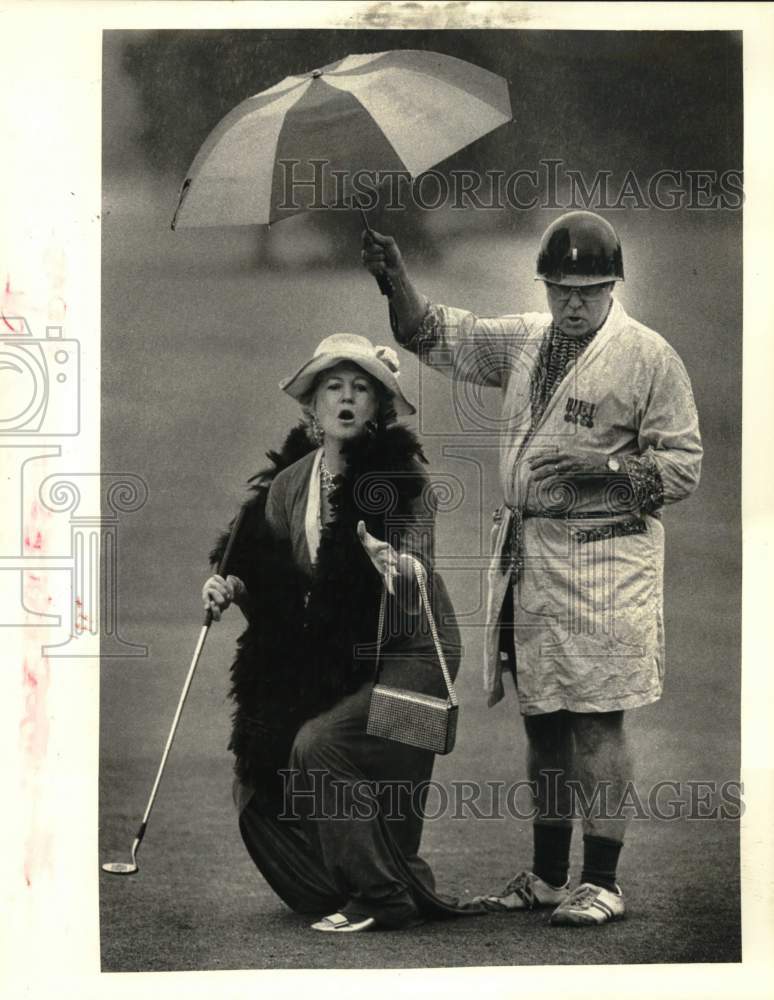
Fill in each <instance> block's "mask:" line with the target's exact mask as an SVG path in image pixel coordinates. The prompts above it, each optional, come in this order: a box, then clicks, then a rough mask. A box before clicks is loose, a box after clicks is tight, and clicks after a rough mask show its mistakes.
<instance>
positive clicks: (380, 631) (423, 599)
mask: <svg viewBox="0 0 774 1000" xmlns="http://www.w3.org/2000/svg"><path fill="white" fill-rule="evenodd" d="M409 559H410V560H411V563H412V565H413V567H414V573H415V574H416V578H417V586H418V587H419V600H420V604H421V605H422V607H423V608H424V611H425V614H426V615H427V621H428V624H429V625H430V633H431V635H432V636H433V642H434V643H435V651H436V653H437V654H438V660H439V662H440V664H441V670H442V672H443V679H444V680H445V681H446V690H447V691H448V694H449V704H450V705H453V706H454V705H458V704H459V701H458V699H457V692H456V691H455V690H454V684H453V682H452V679H451V674H450V673H449V668H448V666H447V665H446V657H445V656H444V655H443V648H442V646H441V640H440V639H439V638H438V629H437V628H436V624H435V616H434V615H433V609H432V607H431V606H430V600H429V598H428V596H427V586H426V580H427V575H426V573H425V568H424V566H423V565H422V563H421V562H420V561H419V560H418V559H417V558H416V556H409ZM386 607H387V587H386V586H384V587H382V598H381V601H380V602H379V624H378V626H377V640H376V642H377V645H376V680H377V681H378V679H379V656H380V653H381V651H382V643H383V641H384V617H385V611H386Z"/></svg>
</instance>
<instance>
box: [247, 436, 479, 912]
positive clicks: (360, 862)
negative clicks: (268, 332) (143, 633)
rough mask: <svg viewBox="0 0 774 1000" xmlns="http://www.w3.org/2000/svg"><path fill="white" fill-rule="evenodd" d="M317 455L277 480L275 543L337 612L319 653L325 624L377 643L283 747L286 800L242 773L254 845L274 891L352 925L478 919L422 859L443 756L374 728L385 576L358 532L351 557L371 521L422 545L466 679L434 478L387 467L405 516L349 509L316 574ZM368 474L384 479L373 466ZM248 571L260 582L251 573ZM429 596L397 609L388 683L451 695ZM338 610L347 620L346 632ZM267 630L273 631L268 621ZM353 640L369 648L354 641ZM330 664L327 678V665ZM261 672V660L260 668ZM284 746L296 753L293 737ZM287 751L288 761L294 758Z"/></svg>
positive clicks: (268, 521) (453, 654)
mask: <svg viewBox="0 0 774 1000" xmlns="http://www.w3.org/2000/svg"><path fill="white" fill-rule="evenodd" d="M403 433H404V434H408V432H403ZM412 440H415V439H413V438H412ZM393 443H394V442H393ZM417 452H418V446H417ZM419 454H420V455H421V452H419ZM314 458H315V453H314V452H311V453H309V454H307V455H304V456H303V457H302V458H301V459H299V460H297V461H295V462H293V463H292V464H291V465H289V466H288V467H286V468H284V469H283V470H282V471H280V472H279V473H278V474H276V476H275V477H274V479H273V482H272V483H271V487H270V489H269V491H268V494H267V496H266V504H265V529H266V531H267V532H268V538H269V544H274V543H278V544H280V545H282V544H284V545H287V546H288V550H287V551H288V556H287V558H289V559H290V560H291V561H292V574H293V576H294V577H295V582H296V583H297V584H298V586H299V587H300V589H301V590H302V591H303V596H302V600H303V603H304V605H305V606H306V605H309V604H311V605H312V606H314V604H315V601H317V603H318V605H319V604H323V605H325V613H327V614H329V615H332V616H333V617H329V618H326V617H325V614H322V613H321V620H322V623H323V625H322V628H320V622H319V621H318V622H317V626H316V627H317V628H318V630H319V631H318V639H317V641H316V642H313V645H312V646H311V647H310V648H313V649H315V650H316V649H319V647H321V646H323V645H324V644H325V643H326V642H327V641H328V636H327V635H326V627H327V628H330V629H331V630H336V631H337V632H341V631H342V629H343V627H344V624H346V623H348V622H349V620H350V619H351V618H358V617H360V618H361V621H360V630H359V633H358V637H359V639H360V640H365V647H364V645H363V643H362V642H361V644H360V647H359V648H358V650H357V653H356V655H355V656H353V657H352V658H351V659H352V661H353V663H354V664H355V666H354V667H353V669H352V672H351V673H350V674H349V675H347V676H346V678H345V680H344V682H343V683H342V684H341V685H340V689H339V690H338V692H336V691H334V693H333V694H331V692H330V691H328V694H327V698H326V699H324V701H323V704H324V707H323V708H322V710H320V711H317V710H313V712H312V714H309V710H308V709H307V711H306V713H304V711H303V710H302V711H301V715H303V714H307V715H308V716H309V717H307V718H305V719H303V721H301V723H300V725H298V726H297V727H296V726H291V727H290V728H292V729H293V730H294V732H293V735H292V737H291V739H290V740H289V741H288V743H287V744H284V746H287V747H288V748H289V749H288V750H287V759H286V764H285V766H286V767H287V769H288V773H287V774H285V775H284V777H283V782H282V794H281V796H280V797H279V798H278V797H277V796H274V797H272V796H268V797H267V795H266V794H264V793H263V792H262V791H261V789H260V788H259V787H257V786H258V785H259V782H260V780H261V779H260V776H259V778H258V779H256V778H255V777H252V778H251V777H250V771H249V762H248V764H247V765H243V768H242V775H241V780H237V782H236V784H235V800H236V803H237V807H238V809H239V827H240V831H241V833H242V837H243V839H244V842H245V845H246V847H247V849H248V851H249V853H250V855H251V857H252V858H253V861H254V862H255V864H256V865H257V867H258V868H259V869H260V871H261V873H262V874H263V876H264V877H265V879H266V881H267V882H268V883H269V885H270V886H271V887H272V888H273V889H274V891H275V892H276V893H277V894H278V895H279V896H280V897H281V898H282V899H283V900H284V901H285V902H286V903H287V904H288V906H290V907H291V908H292V909H294V910H296V911H298V912H300V913H309V914H314V915H316V916H322V915H327V914H329V913H332V912H335V911H340V912H342V913H344V914H345V915H346V916H347V917H348V918H349V919H350V920H353V921H354V920H356V919H362V918H363V917H365V916H371V917H374V918H376V920H377V923H378V924H379V925H381V926H384V927H400V926H406V925H410V924H411V923H413V922H414V921H416V919H417V918H418V917H420V916H435V917H439V916H451V915H455V914H459V913H462V912H471V911H470V910H465V911H463V910H461V909H460V908H458V907H457V905H456V903H455V901H454V900H450V899H444V898H442V897H440V896H439V895H437V894H436V892H435V883H434V878H433V874H432V871H431V869H430V868H429V866H428V865H427V864H426V862H424V861H423V860H422V859H421V858H420V857H419V853H418V852H419V846H420V839H421V835H422V825H423V817H424V806H425V799H426V794H427V790H428V788H427V782H428V781H429V779H430V778H431V775H432V770H433V763H434V759H435V758H434V754H433V753H432V752H430V751H425V750H420V749H416V748H413V747H409V746H406V745H403V744H400V743H397V742H393V741H389V740H385V739H382V738H379V737H375V736H369V735H368V734H367V733H366V721H367V717H368V707H369V701H370V691H371V685H372V682H373V673H374V670H373V667H374V656H373V654H374V649H375V639H376V629H377V615H376V610H377V607H378V599H379V596H380V593H381V581H380V580H379V577H378V574H377V572H376V570H375V569H374V568H373V567H372V566H371V565H370V561H369V560H368V557H367V556H365V554H364V553H363V552H362V549H361V548H359V542H357V539H356V538H355V542H356V544H355V545H354V546H352V547H351V548H349V549H346V547H347V546H348V545H349V542H348V539H350V536H354V534H355V524H356V521H357V519H358V518H359V517H364V519H365V520H366V521H367V524H368V527H369V531H372V532H373V533H376V534H377V537H382V538H384V537H389V539H390V541H391V542H392V543H393V545H395V547H396V548H397V549H398V550H399V551H404V552H405V551H409V552H411V553H412V554H414V555H415V556H416V557H417V558H419V559H420V560H421V562H422V563H423V565H424V567H425V569H426V571H427V575H428V582H429V592H430V595H431V598H430V599H431V603H432V606H433V611H434V615H435V619H436V623H437V626H438V631H439V635H440V639H441V643H442V646H443V648H444V653H445V657H446V661H447V665H448V667H449V671H450V673H451V674H452V676H454V675H455V674H456V672H457V669H458V667H459V662H460V652H461V650H460V641H459V631H458V629H457V625H456V622H455V620H454V614H453V609H452V606H451V602H450V600H449V597H448V594H447V592H446V588H445V586H444V584H443V581H442V580H441V578H440V577H439V576H438V575H437V574H435V573H434V572H433V569H432V560H433V519H434V505H433V503H432V494H431V493H429V492H428V490H427V489H426V488H425V487H426V486H427V484H428V480H427V477H426V475H425V474H424V472H423V470H422V469H421V467H420V466H419V465H418V463H417V462H416V460H415V459H412V460H410V461H408V462H407V463H405V468H404V470H403V474H402V477H401V476H396V475H395V472H396V469H395V463H394V462H393V463H392V468H391V467H390V463H389V462H387V463H384V464H386V466H387V470H386V471H385V469H384V468H382V469H381V471H380V476H381V477H382V485H385V482H386V483H387V484H389V481H391V480H394V481H395V482H396V483H397V489H398V490H399V491H401V496H402V506H401V503H400V502H399V503H397V504H395V505H394V506H395V509H396V510H397V512H398V516H396V517H395V518H394V519H393V520H394V523H393V524H390V523H388V522H389V520H390V519H389V518H387V519H386V520H385V519H382V521H381V524H375V523H374V520H373V517H372V516H371V519H370V520H369V516H370V515H372V514H373V510H372V509H371V508H369V507H368V504H367V503H366V504H365V506H364V507H363V509H362V510H361V509H353V507H352V504H350V506H349V507H347V506H346V504H345V505H344V508H345V509H339V511H338V515H337V516H335V520H336V521H337V526H336V527H335V530H339V531H341V532H343V533H342V534H340V535H339V536H338V539H337V538H336V537H335V536H334V537H333V538H328V537H327V533H326V532H324V533H323V539H322V541H321V545H320V550H319V554H318V560H317V565H314V566H313V564H312V560H311V559H310V554H309V549H308V544H307V538H306V529H305V521H306V514H307V500H308V495H309V482H310V475H311V471H312V468H313V463H314ZM372 464H373V463H372ZM406 470H408V473H407V472H406ZM360 474H361V476H362V475H370V474H371V473H370V472H363V469H362V467H361V469H360ZM406 484H408V487H407V485H406ZM406 489H408V495H407V496H406V495H404V494H405V491H406ZM357 496H358V491H357V490H354V491H353V492H351V493H350V497H355V498H356V500H355V503H356V504H357V503H359V501H358V500H357ZM380 527H381V528H382V529H383V530H382V531H380V530H379V528H380ZM326 544H328V545H329V547H332V548H333V549H334V551H335V553H336V555H335V556H334V560H335V559H336V558H338V559H339V562H338V563H336V564H335V566H334V568H331V564H330V563H327V562H326V559H327V558H328V556H327V555H326V554H325V553H324V551H323V550H324V547H325V546H326ZM345 549H346V551H344V550H345ZM326 551H327V550H326ZM363 556H365V563H364V561H363ZM243 572H244V573H245V575H247V574H248V572H249V567H248V566H247V565H244V568H243ZM318 572H324V573H325V574H326V579H324V580H323V581H320V580H316V574H317V573H318ZM236 575H239V573H236ZM334 578H335V579H334ZM315 580H316V582H315ZM283 585H284V584H283ZM315 586H316V587H317V590H316V591H315ZM249 589H250V588H249V585H248V592H249ZM265 589H266V588H265ZM351 590H354V591H357V593H350V591H351ZM366 591H368V595H367V596H365V597H364V596H363V594H364V593H365V592H366ZM416 596H417V595H415V594H404V595H402V596H401V595H399V597H398V598H391V599H390V600H389V602H388V614H387V619H388V622H389V623H390V624H389V626H388V628H387V631H386V639H385V641H384V643H383V646H382V651H381V654H380V657H381V661H382V672H381V681H382V682H383V683H386V684H392V685H396V686H398V687H405V688H410V689H412V690H415V691H422V692H425V693H429V694H435V695H440V696H443V695H444V694H445V693H446V688H445V684H444V681H443V676H442V672H441V668H440V665H439V661H438V656H437V654H436V650H435V645H434V642H433V639H432V636H431V634H430V631H429V628H428V626H427V621H426V617H425V615H424V614H421V613H419V614H413V615H412V614H411V613H408V612H407V611H406V610H402V609H405V607H406V606H408V607H413V608H414V609H415V610H418V608H419V605H418V603H412V602H414V601H415V600H416ZM310 597H311V601H310ZM358 602H361V603H358ZM285 603H287V602H283V606H284V604H285ZM340 606H343V607H344V608H345V611H343V612H341V611H340ZM337 609H338V610H339V613H340V614H341V615H342V617H341V621H340V624H339V625H338V626H337V625H336V619H335V614H336V613H337ZM246 613H247V614H248V618H249V611H248V612H246ZM309 627H311V628H312V630H313V629H314V627H315V626H314V625H312V626H309V624H308V622H303V623H302V622H301V621H298V622H297V628H298V629H299V630H300V632H303V631H304V629H307V628H309ZM263 628H264V631H266V623H264V626H263ZM352 642H353V644H355V645H357V643H356V642H355V639H354V638H353V639H352ZM344 648H347V647H346V646H345V647H344ZM348 648H350V650H351V649H352V647H351V646H350V647H348ZM364 648H365V651H364ZM243 652H244V650H243ZM268 655H270V654H266V653H264V656H268ZM320 656H321V659H322V663H317V664H316V667H317V668H318V670H319V669H325V665H326V661H325V658H324V656H323V654H320ZM264 666H265V665H264ZM314 668H315V665H314V664H313V665H312V666H311V669H312V670H313V669H314ZM255 669H256V670H258V669H261V665H260V664H257V663H256V664H255ZM302 669H304V668H302ZM291 683H293V681H292V680H291ZM301 683H303V680H302V681H300V682H298V683H297V685H296V686H299V685H300V684H301ZM251 721H254V713H253V718H251ZM267 724H268V723H267ZM236 732H237V730H236V729H235V733H236ZM234 744H237V752H238V754H239V749H238V745H239V738H238V736H234V737H232V745H234ZM279 745H280V746H283V744H282V740H281V739H280V740H279ZM250 746H253V745H252V744H251V745H250ZM280 753H281V755H282V756H284V750H283V751H280ZM250 755H252V756H255V755H256V751H255V750H254V749H248V750H242V757H243V759H244V758H246V757H249V756H250ZM238 759H239V758H238ZM245 772H246V773H247V775H248V778H247V780H246V779H245ZM237 773H238V774H239V773H240V770H239V767H238V768H237ZM272 776H273V775H272Z"/></svg>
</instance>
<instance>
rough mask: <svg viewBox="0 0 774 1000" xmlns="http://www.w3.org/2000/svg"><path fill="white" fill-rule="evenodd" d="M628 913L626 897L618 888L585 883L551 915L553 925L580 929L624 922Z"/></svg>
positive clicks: (574, 890)
mask: <svg viewBox="0 0 774 1000" xmlns="http://www.w3.org/2000/svg"><path fill="white" fill-rule="evenodd" d="M625 912H626V906H625V905H624V897H623V893H622V892H621V890H620V888H619V887H618V886H616V887H615V891H614V892H611V891H610V889H603V888H602V887H601V886H599V885H592V884H591V882H583V883H581V885H579V886H578V888H577V889H573V891H572V892H571V893H570V894H569V895H568V896H567V898H566V899H565V900H564V902H563V903H560V904H559V906H557V908H556V909H555V910H554V912H553V913H552V914H551V923H552V924H565V925H568V926H574V927H580V926H586V925H589V924H606V923H608V922H609V921H611V920H622V919H623V916H624V914H625Z"/></svg>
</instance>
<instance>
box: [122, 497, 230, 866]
mask: <svg viewBox="0 0 774 1000" xmlns="http://www.w3.org/2000/svg"><path fill="white" fill-rule="evenodd" d="M244 515H245V508H244V507H242V508H241V509H240V511H239V513H238V514H237V516H236V517H235V518H234V523H233V524H232V525H231V531H230V532H229V536H228V541H227V542H226V548H225V550H224V552H223V555H222V556H221V559H220V562H219V563H218V569H217V572H218V575H219V576H224V575H225V572H226V569H227V567H228V562H229V559H230V558H231V551H232V549H233V548H234V542H235V541H236V537H237V534H238V533H239V528H240V526H241V524H242V519H243V518H244ZM212 620H213V619H212V610H211V609H210V608H208V609H207V611H206V612H205V615H204V624H203V625H202V627H201V631H200V632H199V639H198V641H197V643H196V648H195V649H194V654H193V657H192V659H191V666H190V667H189V668H188V674H187V675H186V678H185V683H184V684H183V690H182V692H181V694H180V699H179V701H178V703H177V710H176V711H175V717H174V719H173V720H172V726H171V728H170V730H169V736H167V743H166V746H165V747H164V753H163V754H162V757H161V763H160V764H159V769H158V771H157V772H156V780H155V781H154V782H153V788H152V789H151V793H150V797H149V798H148V805H147V806H146V807H145V813H144V814H143V817H142V822H141V823H140V826H139V828H138V830H137V834H136V836H135V839H134V844H133V845H132V860H134V857H135V855H136V853H137V849H138V848H139V846H140V844H141V843H142V838H143V837H144V836H145V830H146V828H147V826H148V818H149V816H150V814H151V809H153V803H154V802H155V801H156V792H158V790H159V784H160V783H161V776H162V774H163V773H164V768H165V766H166V763H167V757H169V751H170V750H171V749H172V742H173V740H174V738H175V733H176V732H177V725H178V723H179V722H180V716H181V715H182V714H183V706H184V705H185V700H186V698H187V697H188V691H189V690H190V687H191V681H192V680H193V676H194V673H195V672H196V666H197V664H198V662H199V657H200V656H201V655H202V649H204V642H205V640H206V638H207V633H208V632H209V630H210V625H211V624H212Z"/></svg>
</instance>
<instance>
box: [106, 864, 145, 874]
mask: <svg viewBox="0 0 774 1000" xmlns="http://www.w3.org/2000/svg"><path fill="white" fill-rule="evenodd" d="M139 870H140V869H139V866H138V864H137V862H136V861H133V862H130V861H107V862H106V863H105V864H104V865H103V866H102V871H103V872H110V874H111V875H134V873H135V872H137V871H139Z"/></svg>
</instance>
